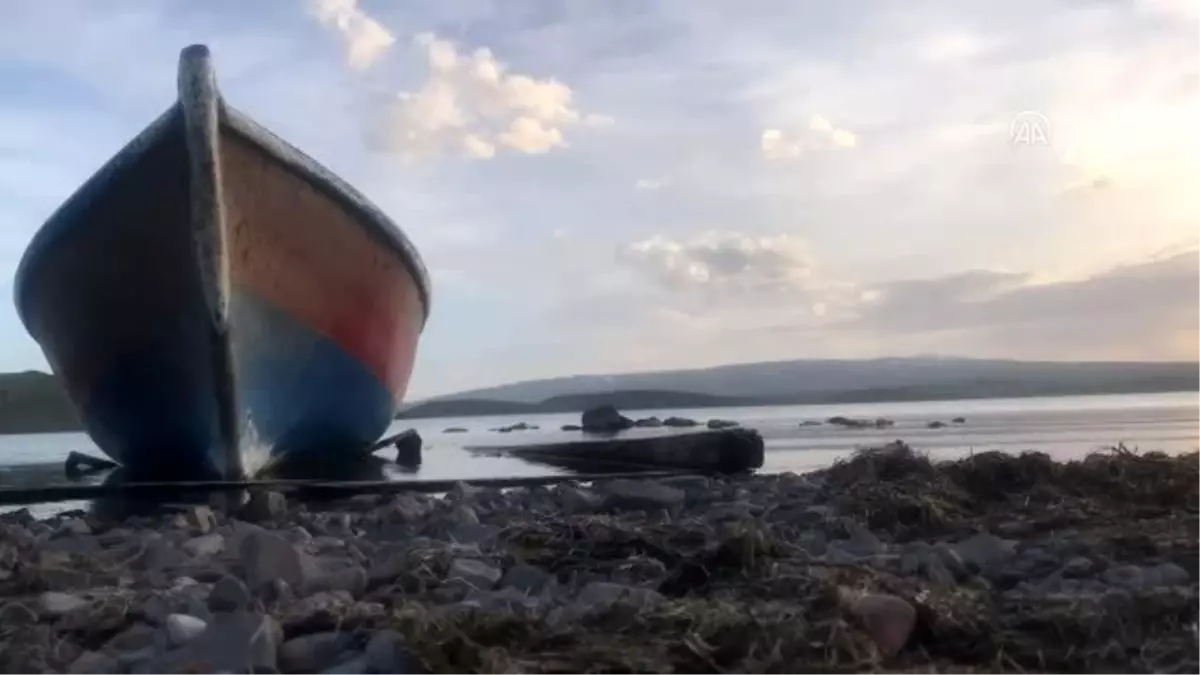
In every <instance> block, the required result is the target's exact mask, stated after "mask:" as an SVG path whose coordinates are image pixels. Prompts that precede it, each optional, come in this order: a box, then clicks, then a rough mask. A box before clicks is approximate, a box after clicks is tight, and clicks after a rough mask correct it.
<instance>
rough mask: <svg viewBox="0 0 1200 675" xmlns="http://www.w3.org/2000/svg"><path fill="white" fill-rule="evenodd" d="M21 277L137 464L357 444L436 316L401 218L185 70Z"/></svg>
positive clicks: (216, 461) (88, 396)
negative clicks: (166, 104) (162, 109)
mask: <svg viewBox="0 0 1200 675" xmlns="http://www.w3.org/2000/svg"><path fill="white" fill-rule="evenodd" d="M189 59H190V63H189ZM197 64H199V66H200V67H201V69H203V68H204V67H207V52H206V51H204V50H194V51H193V53H191V54H190V55H188V54H187V50H185V58H184V59H182V60H181V83H183V82H184V81H185V80H186V79H187V78H186V77H185V75H189V73H190V74H194V73H191V71H189V70H188V69H189V68H190V69H193V70H194V69H195V68H196V66H197ZM185 71H188V72H185ZM194 79H195V78H193V80H194ZM188 92H191V93H190V94H189V93H188ZM205 105H207V106H208V110H209V111H210V114H211V119H209V120H205V118H204V115H203V114H200V113H196V112H195V111H196V110H197V109H202V108H203V107H204V106H205ZM198 120H199V121H198ZM206 125H207V126H206ZM197 138H199V141H197ZM16 281H17V283H16V286H17V289H16V303H17V308H18V312H19V314H20V315H21V318H22V320H23V321H24V323H25V325H26V327H27V329H28V330H29V332H30V333H31V335H33V337H34V338H35V339H36V340H37V342H38V343H39V344H40V345H41V347H42V350H43V352H44V353H45V355H46V357H47V360H48V361H49V363H50V365H51V368H52V369H53V370H54V372H55V373H56V375H58V376H59V378H60V379H61V380H62V381H63V382H64V384H65V386H66V389H67V392H68V394H69V395H70V397H71V399H72V401H73V402H74V403H75V405H76V407H77V408H78V410H79V413H80V417H81V419H82V420H83V423H84V425H85V427H86V430H87V431H88V433H89V434H90V435H91V437H92V438H93V440H94V441H95V442H96V444H97V445H98V446H99V447H100V448H101V450H103V451H104V452H105V453H106V454H108V455H109V456H111V457H112V458H113V459H115V460H116V461H118V462H120V463H121V464H122V465H123V466H124V468H125V473H126V474H127V475H130V476H134V477H138V478H153V479H168V480H169V479H179V480H196V479H237V478H245V477H254V476H258V475H262V474H266V473H270V472H271V470H272V469H276V468H280V467H283V466H287V467H288V468H289V470H290V471H291V473H293V474H295V473H297V467H302V466H303V464H304V463H305V462H306V460H313V461H312V463H313V464H314V465H318V464H320V465H324V466H328V465H329V464H330V460H331V459H332V460H334V461H335V462H336V461H337V460H339V459H340V458H345V459H346V461H353V460H355V459H357V458H361V457H362V456H363V454H364V453H365V452H367V451H368V450H369V448H370V446H371V445H372V443H373V442H374V441H375V440H376V439H378V438H379V437H380V436H381V435H382V434H383V433H384V431H385V430H386V428H387V426H388V425H389V424H390V422H391V420H392V419H393V417H394V414H395V411H396V407H397V405H398V404H399V402H400V401H401V400H402V399H403V396H404V394H405V393H406V390H407V387H408V380H409V377H410V375H411V372H412V366H413V360H414V358H415V354H416V349H417V343H418V339H419V335H420V333H421V330H422V328H423V326H424V322H425V318H426V316H427V314H428V296H429V292H428V281H427V277H426V275H425V271H424V267H423V266H422V264H421V262H420V259H419V257H418V256H417V254H416V252H415V250H414V249H413V248H412V246H411V244H409V242H408V240H407V239H406V238H404V236H403V234H402V233H400V232H399V229H398V228H396V227H395V226H394V224H392V223H391V222H390V221H388V220H387V219H386V217H384V216H382V214H380V213H379V212H378V211H377V210H375V209H374V207H372V206H371V205H370V204H369V203H368V202H366V200H365V199H364V198H362V197H361V196H360V195H358V194H357V193H355V192H353V190H351V189H350V188H349V187H348V186H346V185H344V184H343V183H341V182H340V181H339V180H337V179H336V177H332V176H331V175H330V174H328V172H326V171H325V170H324V169H323V168H321V167H320V166H319V165H316V164H315V162H312V160H310V159H308V158H307V157H306V156H304V155H302V154H301V153H299V152H298V151H296V150H295V149H294V148H291V147H290V146H287V145H286V144H284V143H283V142H282V141H280V140H279V139H277V138H275V137H274V136H272V135H270V134H269V132H266V131H265V130H264V129H262V128H261V127H258V126H257V125H255V124H254V123H253V122H252V121H250V120H249V119H248V118H246V117H245V116H244V115H242V114H241V113H238V112H237V111H236V110H233V109H232V108H227V107H225V106H224V104H223V103H222V102H220V101H219V99H216V98H215V88H214V89H212V93H207V94H206V93H205V90H204V88H203V87H201V88H200V90H199V92H197V91H196V90H195V89H194V88H192V89H189V87H188V86H185V85H184V84H181V95H180V102H179V104H177V105H176V106H173V107H172V108H171V109H170V110H168V111H167V113H165V114H164V115H163V116H162V117H161V118H160V119H159V120H158V121H157V122H155V123H154V124H153V125H151V126H150V127H149V128H148V129H147V130H146V131H145V132H143V133H142V134H141V135H139V137H138V138H136V139H134V141H133V142H131V143H130V145H129V146H127V147H126V148H125V149H124V150H123V151H122V152H121V153H119V154H118V155H117V156H116V157H115V158H114V159H113V160H112V161H110V163H109V164H108V165H106V166H105V167H104V168H102V169H101V171H100V172H98V173H97V174H96V176H94V177H93V178H92V179H91V180H89V181H88V183H86V184H85V185H84V186H83V187H81V188H80V190H79V191H78V192H77V193H76V194H75V195H74V196H72V198H71V199H70V200H68V202H67V203H65V204H64V205H63V207H62V208H60V209H59V211H58V212H56V213H55V214H54V216H52V218H51V219H50V221H49V222H47V224H46V225H45V226H43V228H42V230H41V231H40V232H39V233H38V235H37V236H35V238H34V241H33V242H32V243H31V245H30V247H29V250H27V251H26V255H25V258H24V259H23V260H22V263H21V267H20V269H19V270H18V274H17V280H16ZM300 473H302V469H301V470H300Z"/></svg>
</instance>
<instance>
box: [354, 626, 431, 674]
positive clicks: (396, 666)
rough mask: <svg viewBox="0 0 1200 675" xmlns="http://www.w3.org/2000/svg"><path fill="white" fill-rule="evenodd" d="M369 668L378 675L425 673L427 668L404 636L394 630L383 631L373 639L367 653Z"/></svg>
mask: <svg viewBox="0 0 1200 675" xmlns="http://www.w3.org/2000/svg"><path fill="white" fill-rule="evenodd" d="M365 656H366V661H367V665H368V667H369V668H370V669H371V670H372V671H374V672H376V673H423V672H425V668H424V667H422V666H421V664H420V661H419V660H418V659H417V657H416V655H414V654H413V653H412V650H410V649H409V648H408V645H407V643H406V642H405V640H404V636H403V635H401V634H399V633H397V632H396V631H394V630H381V631H379V632H378V633H375V635H374V636H372V637H371V641H370V642H368V643H367V650H366V652H365Z"/></svg>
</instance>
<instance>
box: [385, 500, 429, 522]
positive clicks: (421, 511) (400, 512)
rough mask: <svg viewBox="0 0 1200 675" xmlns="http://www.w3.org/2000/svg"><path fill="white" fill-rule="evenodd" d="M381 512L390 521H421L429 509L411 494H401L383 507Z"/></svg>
mask: <svg viewBox="0 0 1200 675" xmlns="http://www.w3.org/2000/svg"><path fill="white" fill-rule="evenodd" d="M381 513H382V515H383V517H384V519H385V520H387V521H388V522H393V523H419V522H421V521H423V520H424V519H425V517H426V516H427V515H428V513H429V509H428V507H427V506H426V505H425V504H423V503H421V502H419V501H417V500H416V498H414V497H413V496H411V495H399V496H397V497H396V498H395V499H393V500H392V501H391V503H390V504H388V505H387V506H385V507H383V509H382V510H381Z"/></svg>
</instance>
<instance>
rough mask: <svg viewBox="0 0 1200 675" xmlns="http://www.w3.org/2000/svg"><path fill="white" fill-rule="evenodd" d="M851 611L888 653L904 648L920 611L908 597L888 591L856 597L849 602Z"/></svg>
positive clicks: (877, 643) (888, 654) (882, 650)
mask: <svg viewBox="0 0 1200 675" xmlns="http://www.w3.org/2000/svg"><path fill="white" fill-rule="evenodd" d="M850 613H851V614H853V615H854V616H855V618H857V619H858V621H859V623H861V624H862V626H863V628H864V629H865V630H866V631H867V634H868V635H870V636H871V639H872V640H874V641H875V644H876V645H877V646H878V647H879V650H880V651H881V652H883V653H884V654H885V655H887V656H893V655H895V654H896V653H897V652H899V651H900V650H901V649H903V648H904V645H905V644H907V643H908V638H909V637H910V636H911V635H912V632H913V629H914V628H915V627H916V625H917V610H916V609H915V608H913V606H912V605H910V604H909V603H908V602H907V601H906V600H904V599H902V598H898V597H896V596H894V595H887V594H885V593H871V594H867V595H864V596H861V597H858V598H856V599H854V600H853V601H852V602H851V603H850Z"/></svg>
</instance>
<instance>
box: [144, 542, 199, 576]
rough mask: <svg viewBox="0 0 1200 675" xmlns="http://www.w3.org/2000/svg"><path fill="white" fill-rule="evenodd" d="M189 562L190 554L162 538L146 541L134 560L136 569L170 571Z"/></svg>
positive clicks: (189, 563) (190, 560)
mask: <svg viewBox="0 0 1200 675" xmlns="http://www.w3.org/2000/svg"><path fill="white" fill-rule="evenodd" d="M191 564H192V556H190V555H188V553H187V552H186V551H184V550H183V549H182V548H181V547H178V546H175V545H174V544H172V543H170V542H168V541H166V540H164V539H153V540H151V541H148V542H146V548H145V551H144V552H143V553H142V555H141V556H139V557H138V558H137V559H136V560H135V561H134V567H135V568H136V569H141V570H144V571H147V572H170V571H173V570H178V569H180V568H185V567H188V566H190V565H191Z"/></svg>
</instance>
